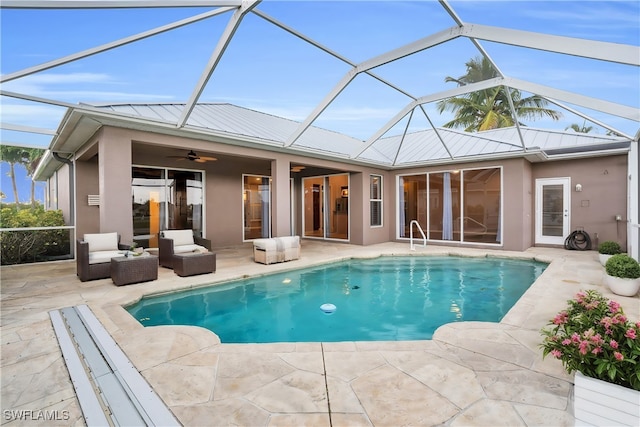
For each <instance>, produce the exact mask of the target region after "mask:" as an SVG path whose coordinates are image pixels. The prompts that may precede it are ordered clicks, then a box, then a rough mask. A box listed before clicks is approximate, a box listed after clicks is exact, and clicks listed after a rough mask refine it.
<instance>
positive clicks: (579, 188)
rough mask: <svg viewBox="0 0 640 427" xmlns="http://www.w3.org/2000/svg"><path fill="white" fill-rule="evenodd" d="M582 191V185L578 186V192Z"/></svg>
mask: <svg viewBox="0 0 640 427" xmlns="http://www.w3.org/2000/svg"><path fill="white" fill-rule="evenodd" d="M581 191H582V184H576V192H578V193H579V192H581Z"/></svg>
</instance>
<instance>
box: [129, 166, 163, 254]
mask: <svg viewBox="0 0 640 427" xmlns="http://www.w3.org/2000/svg"><path fill="white" fill-rule="evenodd" d="M131 191H132V192H133V195H132V198H133V240H134V242H136V243H137V244H138V245H140V246H141V247H144V248H157V247H158V233H160V230H161V226H162V228H164V221H165V209H166V207H165V202H166V198H165V194H166V191H165V170H164V169H153V168H139V167H134V168H133V170H132V183H131Z"/></svg>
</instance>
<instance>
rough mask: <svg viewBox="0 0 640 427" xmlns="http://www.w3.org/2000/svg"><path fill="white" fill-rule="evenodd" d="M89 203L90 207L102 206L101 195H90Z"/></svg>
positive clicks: (88, 197)
mask: <svg viewBox="0 0 640 427" xmlns="http://www.w3.org/2000/svg"><path fill="white" fill-rule="evenodd" d="M87 203H89V206H100V195H99V194H89V195H88V196H87Z"/></svg>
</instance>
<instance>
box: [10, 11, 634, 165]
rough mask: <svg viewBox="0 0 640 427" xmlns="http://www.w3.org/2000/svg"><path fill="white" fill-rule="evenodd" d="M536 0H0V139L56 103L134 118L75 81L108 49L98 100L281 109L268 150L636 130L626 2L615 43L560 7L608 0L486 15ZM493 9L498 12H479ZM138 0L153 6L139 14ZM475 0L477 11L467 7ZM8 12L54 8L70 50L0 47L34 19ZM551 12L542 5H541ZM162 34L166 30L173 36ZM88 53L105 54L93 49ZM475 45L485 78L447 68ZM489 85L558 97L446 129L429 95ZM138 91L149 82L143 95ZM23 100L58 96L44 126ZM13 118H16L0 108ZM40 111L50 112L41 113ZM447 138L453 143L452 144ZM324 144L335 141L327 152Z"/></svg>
mask: <svg viewBox="0 0 640 427" xmlns="http://www.w3.org/2000/svg"><path fill="white" fill-rule="evenodd" d="M536 3H539V2H493V1H484V2H463V1H460V2H456V1H450V2H448V1H444V0H441V1H437V2H436V1H419V2H303V1H299V2H293V1H292V2H271V1H263V2H261V1H258V0H246V1H229V0H224V1H223V0H220V1H216V0H208V1H207V0H199V1H194V0H181V1H176V0H155V1H154V0H130V1H118V0H102V1H97V0H96V1H93V0H83V1H77V0H72V1H68V0H67V1H64V0H46V1H31V0H18V1H16V0H5V1H3V2H2V4H1V7H2V9H3V11H2V12H3V28H4V30H3V34H2V39H3V42H2V43H3V45H5V44H9V45H11V46H9V47H10V49H9V53H6V54H3V57H4V58H3V61H2V76H1V77H0V83H1V84H2V86H1V89H0V95H1V96H2V103H3V108H2V129H3V134H2V142H3V143H10V142H12V141H11V139H17V137H16V136H17V135H23V134H31V135H33V134H36V135H44V136H45V137H44V139H40V140H39V141H38V142H23V143H22V145H25V144H27V145H28V144H35V145H38V144H39V145H40V146H43V147H47V146H50V147H51V148H53V147H54V146H55V144H57V143H59V142H60V141H59V138H60V134H61V132H64V131H65V129H64V126H65V121H66V120H67V119H68V118H69V117H70V116H69V113H68V110H67V109H72V110H76V111H81V112H82V114H87V115H92V114H95V116H96V117H98V116H100V117H104V115H105V114H107V115H108V114H112V115H113V116H114V117H116V118H126V117H136V118H140V114H139V113H138V112H136V113H135V114H133V113H131V112H124V111H123V108H122V107H115V108H111V109H105V108H104V106H100V105H99V104H105V102H96V100H95V98H96V96H97V95H96V92H95V91H89V90H86V89H85V87H86V86H87V85H90V84H93V85H94V88H95V86H96V85H100V84H105V85H106V84H107V83H109V82H107V83H104V82H103V81H100V80H97V81H95V80H94V81H93V83H92V82H91V78H95V77H96V75H97V74H99V72H100V70H101V69H102V68H101V67H105V65H104V64H105V63H106V62H108V63H110V64H118V66H119V68H116V69H114V71H112V73H114V74H115V73H121V74H118V79H119V81H118V82H117V83H118V84H120V86H121V88H120V90H118V92H116V93H114V92H111V94H112V98H111V99H109V98H107V95H108V94H109V91H107V90H104V91H101V92H100V93H99V94H98V95H99V96H100V97H101V98H103V100H105V101H107V103H111V104H117V103H121V104H132V103H135V102H140V101H142V102H144V103H147V104H153V101H157V100H161V102H167V101H168V102H171V103H172V105H174V106H175V105H179V106H180V109H179V111H178V112H177V113H176V114H173V115H172V116H171V117H170V119H167V118H166V117H165V118H164V119H163V121H164V124H167V123H170V124H171V126H172V127H173V128H174V129H175V130H176V131H181V130H184V131H189V130H190V129H193V126H194V125H193V122H194V120H193V116H194V111H196V109H197V108H196V107H197V105H198V104H200V103H211V102H214V103H230V104H234V105H237V106H239V107H243V108H245V109H249V110H257V111H260V112H262V113H267V114H270V115H274V116H278V117H282V118H287V119H290V120H291V122H290V123H289V126H286V127H283V128H281V130H282V129H286V135H281V136H280V137H279V138H278V139H277V141H276V145H277V148H278V149H284V150H286V149H291V150H293V151H296V152H299V151H304V150H307V149H308V150H311V151H313V152H314V153H318V152H321V151H322V150H323V147H324V146H326V142H323V139H324V140H325V141H326V137H327V134H326V133H322V134H320V137H318V138H314V133H315V134H318V129H319V128H320V129H327V130H330V131H334V132H337V134H336V138H337V139H340V141H341V142H340V144H343V143H344V144H345V145H344V147H343V148H344V152H342V153H340V157H341V158H345V159H347V160H352V161H361V162H373V163H376V164H382V165H387V166H390V167H394V166H402V165H410V164H411V165H412V164H416V163H420V162H423V163H428V162H429V160H430V158H429V156H431V155H433V156H436V155H437V156H439V157H437V158H435V157H434V159H437V160H442V159H444V160H447V159H448V160H450V161H456V160H459V159H463V158H465V157H468V156H469V152H470V151H473V150H470V147H469V145H472V144H477V143H478V141H480V140H483V141H485V142H486V141H489V142H491V143H492V144H483V145H482V147H485V148H483V149H485V150H489V151H485V152H482V149H479V148H478V146H476V148H475V150H476V151H478V150H480V151H479V152H477V153H475V154H474V155H483V154H493V153H496V152H510V153H511V152H514V151H516V152H519V153H520V154H522V153H527V152H529V151H531V150H533V151H538V150H540V144H539V143H537V142H535V141H536V138H535V137H534V136H532V135H533V134H534V133H536V132H538V133H539V132H551V134H553V135H556V137H555V139H556V140H557V141H558V144H557V145H555V146H550V147H548V148H564V147H566V146H567V143H566V140H567V139H566V138H572V139H575V133H571V132H568V131H567V129H568V128H569V127H571V126H572V125H575V124H579V125H582V127H583V128H587V127H588V128H591V129H592V130H593V131H594V132H595V133H598V135H594V134H590V137H589V138H582V139H581V141H584V142H581V144H582V143H584V144H585V145H594V146H602V145H603V144H606V143H609V142H610V143H612V144H614V145H613V146H615V147H619V143H620V142H629V141H637V139H638V129H639V123H640V68H639V67H640V48H639V47H638V44H640V43H639V42H640V32H639V30H638V27H637V19H638V17H639V16H638V14H640V12H638V6H637V5H635V6H634V5H633V2H629V5H631V10H632V12H631V16H630V17H629V18H630V21H629V22H631V23H630V24H629V27H628V31H629V37H627V38H626V39H625V40H622V42H621V41H620V40H619V37H620V35H619V34H618V35H616V34H612V35H609V36H608V35H607V33H604V32H602V31H599V29H600V28H601V27H599V26H598V27H591V28H590V27H589V25H588V24H589V22H587V21H586V20H585V21H584V22H578V23H576V22H572V21H571V19H578V18H577V16H578V15H577V13H576V12H577V11H580V12H581V13H582V14H583V15H584V14H586V13H587V11H588V12H589V13H591V14H595V15H599V16H598V21H593V22H597V23H598V25H603V26H605V27H606V26H609V27H611V26H612V25H613V26H617V27H619V26H620V25H621V24H620V23H621V22H627V21H624V19H623V18H621V17H620V16H619V15H617V16H616V15H613V14H612V15H610V16H609V15H608V14H607V10H608V7H607V6H606V2H603V3H596V2H586V3H585V2H552V4H545V8H546V12H547V13H548V15H547V16H546V17H545V19H547V22H549V23H551V25H548V26H546V27H545V28H543V29H542V28H537V27H536V28H527V25H528V24H527V22H529V21H535V19H520V20H516V19H513V20H512V21H509V22H493V20H498V21H499V18H496V17H495V16H496V15H504V16H507V15H509V16H512V17H513V16H517V15H518V13H519V11H521V10H522V11H525V10H526V13H525V15H526V14H527V13H529V14H533V13H534V12H535V10H536ZM621 4H625V5H627V3H625V2H621ZM599 7H600V8H602V9H598V8H599ZM474 8H475V9H474ZM495 9H500V13H499V14H498V13H493V12H492V13H486V12H487V11H494V12H495ZM79 10H80V11H83V14H82V15H79V17H77V18H75V19H76V20H75V21H72V22H73V23H75V25H77V27H78V28H77V29H76V30H77V31H73V28H67V27H65V24H66V25H69V27H73V23H70V22H67V21H65V20H64V18H65V15H63V14H64V13H71V11H76V12H77V11H79ZM149 10H154V11H159V13H158V14H157V15H156V14H153V16H152V15H145V14H144V12H145V11H149ZM482 10H484V11H485V13H479V12H481V11H482ZM599 10H600V13H599ZM107 11H111V12H109V15H108V17H109V19H110V20H109V19H105V21H106V23H105V24H101V22H100V18H101V16H107V15H103V14H105V13H107ZM140 11H142V12H143V14H142V15H140ZM14 13H20V14H21V15H19V17H20V18H21V19H24V17H28V16H29V13H31V14H33V15H34V17H35V16H39V15H42V14H44V13H49V14H51V15H46V16H47V19H48V20H52V19H54V18H58V19H60V22H49V21H48V20H47V24H46V25H48V26H50V28H45V29H44V31H45V32H46V31H49V33H48V34H49V37H50V39H51V40H50V41H49V42H50V43H53V44H57V45H61V44H62V45H64V44H65V43H68V44H69V45H70V46H69V48H68V49H62V50H60V51H69V52H68V53H65V54H63V55H61V56H59V57H56V58H53V59H47V60H46V61H44V62H37V63H34V59H33V58H30V59H25V57H24V56H26V55H23V56H20V55H18V54H15V55H12V54H11V52H14V49H15V48H16V47H17V44H16V42H15V40H14V37H17V38H20V37H23V36H25V35H26V34H27V33H29V32H33V33H38V32H39V31H38V30H37V29H36V30H34V28H33V27H31V28H22V29H20V28H18V27H17V24H16V26H12V25H5V24H8V23H9V22H10V21H9V20H10V19H11V18H12V14H14ZM133 13H138V15H133ZM553 13H555V14H556V17H555V18H550V16H552V15H553ZM634 13H635V14H636V15H635V16H634ZM127 14H129V15H127ZM16 16H18V15H16ZM42 16H45V15H42ZM127 16H129V18H131V17H133V16H137V17H141V16H144V17H145V20H143V21H142V22H141V21H140V20H139V19H138V20H136V19H135V18H134V19H129V18H128V19H126V20H125V19H123V18H124V17H127ZM146 17H148V19H147V18H146ZM381 18H382V19H383V21H381ZM115 19H121V20H120V21H117V22H120V23H121V26H122V29H121V30H119V31H106V28H104V27H103V25H111V26H112V25H113V22H116V21H115ZM621 19H622V20H621ZM610 20H611V21H612V22H609V21H610ZM614 21H615V22H614ZM381 22H382V23H383V24H382V26H381ZM633 22H635V24H633ZM496 24H500V25H496ZM577 24H581V25H582V27H580V25H577ZM634 25H635V26H634ZM518 26H520V27H519V28H518ZM7 27H8V28H7ZM571 28H573V31H570V30H569V29H571ZM577 28H581V34H585V35H588V36H591V37H593V38H594V39H588V38H590V37H580V38H578V37H575V36H567V35H565V34H566V33H570V34H575V33H576V32H577V30H576V29H577ZM87 30H88V31H95V32H97V33H99V32H100V31H102V30H104V31H105V33H108V34H109V36H112V35H115V34H127V35H126V36H122V37H120V38H117V39H115V40H113V39H110V40H104V42H103V43H102V44H98V45H92V46H83V43H82V42H81V41H80V42H78V41H77V40H76V38H77V37H78V36H79V35H80V34H81V33H82V31H87ZM110 30H112V29H110ZM542 30H544V32H543V31H542ZM12 31H14V32H12ZM634 31H635V33H634ZM622 33H623V34H624V33H625V31H624V29H622ZM174 34H178V35H179V36H180V37H177V36H176V38H172V35H174ZM391 35H393V37H392V36H391ZM74 37H75V38H74ZM596 37H597V38H598V39H595V38H596ZM608 37H609V39H607V38H608ZM8 38H9V39H8ZM98 39H99V38H98ZM72 40H73V42H72ZM91 40H92V41H93V40H94V38H91ZM33 43H36V40H35V38H34V39H33ZM14 44H16V46H13V45H14ZM138 46H139V47H138ZM31 48H32V47H31ZM3 50H5V51H6V49H3ZM56 51H58V50H56ZM118 51H124V53H122V54H119V53H118ZM27 53H28V52H27ZM183 54H186V55H187V56H189V57H191V58H193V57H195V56H196V54H197V55H199V56H198V57H197V60H196V61H195V62H194V64H197V65H195V66H192V65H190V66H189V67H188V68H189V69H188V70H182V69H181V68H180V63H181V61H183V60H185V59H184V58H185V57H184V56H183ZM100 57H103V58H104V59H103V60H99V59H97V58H100ZM482 58H485V59H486V60H487V61H488V62H489V64H490V66H491V68H492V69H493V70H494V72H493V76H492V77H491V78H483V79H478V80H477V81H472V82H465V83H464V84H460V83H458V84H456V82H455V81H453V80H455V79H459V78H460V76H463V75H464V74H465V71H466V68H465V64H467V63H468V62H469V61H470V60H472V59H478V60H480V59H482ZM101 61H105V62H101ZM185 68H187V67H185ZM115 70H118V71H115ZM567 73H569V75H567ZM585 74H587V75H590V76H591V77H592V78H591V80H590V82H589V83H588V84H582V85H580V84H578V83H577V81H578V80H581V78H583V77H584V75H585ZM56 76H57V77H58V78H61V77H63V76H67V77H68V78H70V79H72V80H73V79H74V78H75V79H77V88H76V89H77V90H73V91H58V92H57V91H55V90H51V89H49V90H42V88H43V82H46V81H47V78H49V81H51V79H55V77H56ZM134 76H135V78H134ZM141 76H143V78H144V76H148V78H146V80H152V81H153V82H154V83H155V87H154V88H145V89H144V93H142V94H141V93H140V91H139V85H136V83H135V82H136V81H138V80H136V79H137V78H139V77H141ZM83 77H84V78H86V79H88V80H83ZM127 77H129V78H131V81H130V82H127V80H126V79H127ZM120 79H121V80H122V81H120ZM122 87H123V88H124V89H125V90H121V89H122ZM500 87H501V88H503V90H504V93H505V94H506V102H508V110H509V111H510V112H511V114H512V116H514V117H518V115H517V114H516V110H517V108H516V104H517V101H518V100H517V99H515V100H514V99H513V98H514V93H515V94H521V95H522V97H523V98H524V97H529V96H539V97H540V98H541V99H543V100H545V101H546V102H547V105H548V108H553V109H555V110H557V111H558V112H560V114H561V115H562V119H560V120H551V119H542V120H539V121H529V120H526V118H523V117H519V120H516V121H515V122H514V123H513V126H512V127H511V129H510V130H509V132H496V131H485V132H482V133H481V134H478V133H474V134H471V133H468V132H465V131H464V130H462V129H458V130H450V129H445V128H444V126H445V124H446V123H447V122H449V121H451V120H452V119H454V116H453V113H452V112H450V111H447V110H446V109H445V110H444V111H443V109H442V108H439V105H438V104H439V103H440V102H443V101H447V100H451V99H454V98H460V97H464V96H465V95H468V94H472V93H478V92H479V91H487V90H490V89H492V88H500ZM505 88H506V89H505ZM127 91H128V92H127ZM514 91H515V92H514ZM145 93H146V94H147V95H148V94H152V95H153V96H147V99H141V98H144V97H145V96H144V94H145ZM149 98H150V99H149ZM178 100H179V101H180V102H178ZM34 106H44V107H45V108H47V109H49V108H52V109H57V110H58V116H56V117H57V120H50V121H49V124H53V126H49V127H47V126H45V125H46V120H43V123H44V124H43V125H39V124H38V123H37V122H36V121H35V120H34V118H36V117H34V114H31V115H30V116H29V117H30V119H28V120H27V119H24V117H21V116H19V115H17V114H16V115H13V114H11V112H12V111H17V110H20V109H23V110H28V111H36V110H32V109H33V107H34ZM40 111H44V110H40ZM47 111H49V110H47ZM54 116H55V114H54ZM14 117H15V118H16V121H15V122H14V121H10V120H9V119H12V118H14ZM46 117H49V115H42V118H43V119H45V118H46ZM143 117H144V116H143ZM146 117H147V118H149V116H146ZM106 122H107V120H105V123H106ZM58 123H60V125H59V126H58ZM254 124H255V123H254ZM67 131H68V129H67ZM239 133H240V134H242V132H239ZM338 134H339V135H340V136H339V137H338V136H337V135H338ZM557 135H560V136H557ZM563 138H564V140H563ZM553 139H554V138H549V137H546V139H545V140H553ZM539 140H540V139H539V138H538V139H537V141H539ZM563 141H564V142H563ZM49 144H51V145H49ZM460 144H463V145H464V146H465V148H460V147H458V146H457V145H460ZM615 144H618V145H615ZM18 145H20V142H18ZM574 145H575V144H574ZM491 150H493V151H491ZM496 150H498V151H496ZM417 153H420V155H418V154H417ZM430 153H433V154H430ZM436 153H437V154H436ZM325 154H326V155H327V157H331V156H334V155H335V153H334V152H331V151H326V153H325Z"/></svg>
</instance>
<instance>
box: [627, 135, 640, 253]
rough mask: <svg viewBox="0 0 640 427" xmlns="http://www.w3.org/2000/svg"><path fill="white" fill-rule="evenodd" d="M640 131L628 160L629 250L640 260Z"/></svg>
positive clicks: (633, 142) (632, 143) (632, 144)
mask: <svg viewBox="0 0 640 427" xmlns="http://www.w3.org/2000/svg"><path fill="white" fill-rule="evenodd" d="M638 141H640V131H638V133H636V138H635V141H632V142H631V147H630V150H629V162H628V175H627V176H628V179H629V183H628V186H627V188H628V198H627V209H628V214H627V252H628V253H629V255H630V256H631V257H632V258H635V259H636V260H640V183H639V179H638V178H639V177H638V175H639V169H640V150H639V149H638V144H639V142H638Z"/></svg>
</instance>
